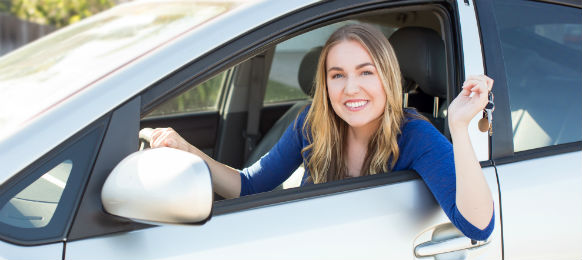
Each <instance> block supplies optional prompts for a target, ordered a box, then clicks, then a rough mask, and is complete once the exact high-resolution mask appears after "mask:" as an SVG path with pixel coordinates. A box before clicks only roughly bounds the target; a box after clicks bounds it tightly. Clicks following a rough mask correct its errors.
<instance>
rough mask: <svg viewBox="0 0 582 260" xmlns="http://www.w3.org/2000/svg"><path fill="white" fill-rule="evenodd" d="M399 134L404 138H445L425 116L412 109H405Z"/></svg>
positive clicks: (443, 139) (419, 139) (440, 139)
mask: <svg viewBox="0 0 582 260" xmlns="http://www.w3.org/2000/svg"><path fill="white" fill-rule="evenodd" d="M401 135H402V137H403V138H404V139H405V140H407V139H415V140H417V141H421V140H424V141H426V140H434V141H436V140H439V141H445V140H447V139H446V138H445V137H444V135H443V134H442V133H441V132H440V131H439V130H438V129H436V128H435V127H434V125H433V124H432V123H431V122H430V121H429V120H428V119H427V118H426V117H424V116H422V115H420V114H419V113H418V112H417V111H416V110H414V109H406V110H405V112H404V122H403V124H402V127H401Z"/></svg>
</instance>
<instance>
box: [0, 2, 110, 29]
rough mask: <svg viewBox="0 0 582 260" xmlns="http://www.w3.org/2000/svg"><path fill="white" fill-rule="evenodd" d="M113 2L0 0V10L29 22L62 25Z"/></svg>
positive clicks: (96, 11)
mask: <svg viewBox="0 0 582 260" xmlns="http://www.w3.org/2000/svg"><path fill="white" fill-rule="evenodd" d="M114 4H115V1H114V0H1V1H0V11H8V12H10V13H12V14H14V15H16V16H17V17H19V18H20V19H23V20H27V21H30V22H35V23H39V24H48V25H53V26H56V27H63V26H66V25H68V24H71V23H74V22H77V21H79V20H81V19H83V18H85V17H88V16H91V15H93V14H96V13H98V12H100V11H103V10H105V9H108V8H110V7H112V6H113V5H114Z"/></svg>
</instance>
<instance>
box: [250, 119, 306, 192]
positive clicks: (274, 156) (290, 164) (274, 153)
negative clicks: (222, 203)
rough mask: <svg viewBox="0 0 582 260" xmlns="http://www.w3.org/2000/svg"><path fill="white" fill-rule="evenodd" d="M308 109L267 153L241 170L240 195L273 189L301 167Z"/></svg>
mask: <svg viewBox="0 0 582 260" xmlns="http://www.w3.org/2000/svg"><path fill="white" fill-rule="evenodd" d="M306 111H307V110H305V111H303V113H301V114H300V115H299V116H298V117H297V119H295V121H293V122H292V123H291V124H290V125H289V126H288V127H287V130H285V132H284V133H283V135H282V136H281V138H280V139H279V141H278V142H277V144H275V146H273V148H271V150H270V151H269V152H268V153H267V154H265V155H264V156H263V157H261V159H259V160H258V161H257V162H255V163H254V164H253V165H251V166H249V167H248V168H245V169H243V170H242V171H240V178H241V189H240V196H244V195H249V194H254V193H259V192H265V191H270V190H273V189H274V188H276V187H277V186H279V185H280V184H281V183H283V182H284V181H285V180H286V179H287V178H289V176H291V174H292V173H293V171H295V170H296V169H297V167H299V165H300V164H301V162H302V161H303V158H302V156H301V149H302V148H303V146H302V135H301V129H302V126H303V120H304V118H305V115H306Z"/></svg>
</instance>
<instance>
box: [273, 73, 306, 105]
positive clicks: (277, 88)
mask: <svg viewBox="0 0 582 260" xmlns="http://www.w3.org/2000/svg"><path fill="white" fill-rule="evenodd" d="M305 98H307V95H306V94H305V93H303V90H301V89H299V88H298V87H293V86H289V85H287V84H285V83H281V82H279V81H276V80H271V79H269V83H268V85H267V92H266V93H265V99H264V100H265V103H275V102H280V101H288V100H300V99H305Z"/></svg>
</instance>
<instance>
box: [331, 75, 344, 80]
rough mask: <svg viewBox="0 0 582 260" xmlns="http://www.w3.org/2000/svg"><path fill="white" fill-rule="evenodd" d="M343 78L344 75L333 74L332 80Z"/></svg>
mask: <svg viewBox="0 0 582 260" xmlns="http://www.w3.org/2000/svg"><path fill="white" fill-rule="evenodd" d="M343 76H344V75H342V74H333V75H332V76H331V78H332V79H339V78H343Z"/></svg>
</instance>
